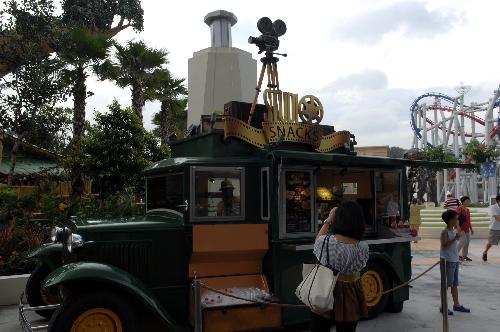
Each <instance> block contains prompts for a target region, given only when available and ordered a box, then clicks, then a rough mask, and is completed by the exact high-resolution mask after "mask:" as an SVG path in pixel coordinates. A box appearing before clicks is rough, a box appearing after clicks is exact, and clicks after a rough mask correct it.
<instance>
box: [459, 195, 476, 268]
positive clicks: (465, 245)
mask: <svg viewBox="0 0 500 332" xmlns="http://www.w3.org/2000/svg"><path fill="white" fill-rule="evenodd" d="M460 202H461V203H462V204H461V205H460V206H459V207H458V208H457V214H458V219H459V220H461V223H462V224H461V225H460V226H459V227H458V228H459V229H460V231H461V234H460V243H459V244H458V252H459V253H460V252H461V253H462V254H461V255H460V260H466V261H468V262H470V261H472V259H470V258H469V256H468V255H469V243H470V237H471V235H474V229H472V224H471V222H470V210H469V205H470V198H469V197H468V196H463V197H462V198H460Z"/></svg>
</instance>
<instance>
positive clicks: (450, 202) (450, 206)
mask: <svg viewBox="0 0 500 332" xmlns="http://www.w3.org/2000/svg"><path fill="white" fill-rule="evenodd" d="M460 205H461V204H460V201H459V200H458V199H456V198H455V197H450V198H448V199H447V200H446V201H444V208H445V209H446V210H453V211H456V210H457V208H458V207H459V206H460Z"/></svg>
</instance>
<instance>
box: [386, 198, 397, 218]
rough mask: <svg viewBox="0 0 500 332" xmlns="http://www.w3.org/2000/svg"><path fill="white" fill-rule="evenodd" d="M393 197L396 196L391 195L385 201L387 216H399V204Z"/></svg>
mask: <svg viewBox="0 0 500 332" xmlns="http://www.w3.org/2000/svg"><path fill="white" fill-rule="evenodd" d="M394 196H397V194H396V195H395V194H394V193H391V194H389V197H388V199H387V203H386V207H385V209H386V213H387V215H388V216H396V215H399V204H398V202H396V201H395V200H394Z"/></svg>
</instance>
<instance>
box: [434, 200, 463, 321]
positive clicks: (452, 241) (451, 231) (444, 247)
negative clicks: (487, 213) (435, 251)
mask: <svg viewBox="0 0 500 332" xmlns="http://www.w3.org/2000/svg"><path fill="white" fill-rule="evenodd" d="M441 218H442V219H443V221H444V222H445V223H446V228H445V229H443V231H442V233H441V252H440V256H441V258H444V259H446V279H447V283H448V287H451V296H452V298H453V311H459V312H470V309H469V308H466V307H464V306H463V305H461V304H460V302H459V301H458V266H459V257H458V241H459V239H460V233H456V232H455V228H456V227H457V225H458V214H457V212H456V211H453V210H447V211H445V212H443V214H442V215H441ZM441 310H442V309H441ZM453 311H451V310H450V309H448V315H453Z"/></svg>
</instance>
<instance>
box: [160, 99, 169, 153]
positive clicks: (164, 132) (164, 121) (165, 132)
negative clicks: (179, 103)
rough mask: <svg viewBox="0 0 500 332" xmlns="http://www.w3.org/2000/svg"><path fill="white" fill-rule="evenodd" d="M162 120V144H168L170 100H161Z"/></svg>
mask: <svg viewBox="0 0 500 332" xmlns="http://www.w3.org/2000/svg"><path fill="white" fill-rule="evenodd" d="M160 114H161V120H160V130H161V144H162V145H167V144H168V136H169V133H168V116H169V114H168V101H167V100H162V102H161V111H160Z"/></svg>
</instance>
